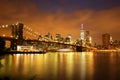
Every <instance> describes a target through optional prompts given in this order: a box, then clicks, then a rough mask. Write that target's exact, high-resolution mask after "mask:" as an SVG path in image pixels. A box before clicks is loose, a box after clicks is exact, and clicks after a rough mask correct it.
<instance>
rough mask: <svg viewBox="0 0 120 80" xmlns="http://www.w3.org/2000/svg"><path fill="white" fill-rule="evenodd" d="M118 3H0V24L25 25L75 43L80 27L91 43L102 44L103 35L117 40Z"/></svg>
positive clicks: (77, 0) (21, 0)
mask: <svg viewBox="0 0 120 80" xmlns="http://www.w3.org/2000/svg"><path fill="white" fill-rule="evenodd" d="M119 3H120V1H119V0H114V1H112V0H106V1H104V0H100V1H99V0H98V1H89V0H86V1H82V0H69V1H68V0H62V1H60V0H57V1H56V0H52V1H49V0H40V1H39V0H34V1H32V0H18V1H17V0H12V1H8V0H2V1H1V3H0V10H1V13H0V17H1V18H0V24H12V23H16V22H17V21H18V22H22V23H25V24H26V25H28V26H29V27H31V28H32V29H33V30H35V31H37V32H39V33H40V34H42V35H44V34H47V33H48V32H50V33H52V34H53V35H55V34H56V33H59V34H62V35H63V36H67V35H68V34H72V36H73V38H74V39H76V38H78V37H79V34H80V25H81V24H84V28H85V30H89V31H90V33H91V35H92V37H93V41H94V42H96V43H100V42H101V35H102V34H103V33H110V34H111V35H112V37H113V39H116V40H120V37H119V27H120V24H119V21H120V16H119V14H120V5H119Z"/></svg>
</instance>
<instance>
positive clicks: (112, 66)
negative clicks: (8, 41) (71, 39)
mask: <svg viewBox="0 0 120 80" xmlns="http://www.w3.org/2000/svg"><path fill="white" fill-rule="evenodd" d="M0 57H1V58H0V80H120V76H119V75H120V53H118V52H117V53H116V52H47V53H46V54H13V55H11V54H10V55H4V56H0Z"/></svg>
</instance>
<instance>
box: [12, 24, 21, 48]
mask: <svg viewBox="0 0 120 80" xmlns="http://www.w3.org/2000/svg"><path fill="white" fill-rule="evenodd" d="M11 27H12V36H13V37H14V38H16V39H17V40H12V41H11V48H12V50H16V49H17V45H22V44H23V24H22V23H17V24H14V25H11Z"/></svg>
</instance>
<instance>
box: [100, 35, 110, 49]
mask: <svg viewBox="0 0 120 80" xmlns="http://www.w3.org/2000/svg"><path fill="white" fill-rule="evenodd" d="M102 42H103V47H104V48H105V49H108V47H109V45H110V34H109V33H105V34H103V35H102Z"/></svg>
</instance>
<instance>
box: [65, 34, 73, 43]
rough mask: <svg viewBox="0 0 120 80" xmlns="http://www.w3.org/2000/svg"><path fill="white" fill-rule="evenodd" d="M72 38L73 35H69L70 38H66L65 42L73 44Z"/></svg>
mask: <svg viewBox="0 0 120 80" xmlns="http://www.w3.org/2000/svg"><path fill="white" fill-rule="evenodd" d="M71 39H72V36H71V34H68V36H67V37H66V39H65V41H66V42H71Z"/></svg>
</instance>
